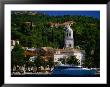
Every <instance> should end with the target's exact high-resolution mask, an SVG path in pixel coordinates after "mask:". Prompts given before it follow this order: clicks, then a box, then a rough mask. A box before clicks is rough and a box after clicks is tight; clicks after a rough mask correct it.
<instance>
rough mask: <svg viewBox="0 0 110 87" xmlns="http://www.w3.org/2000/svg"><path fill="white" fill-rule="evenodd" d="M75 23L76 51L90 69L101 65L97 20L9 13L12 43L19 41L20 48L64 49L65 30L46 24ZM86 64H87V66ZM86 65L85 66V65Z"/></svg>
mask: <svg viewBox="0 0 110 87" xmlns="http://www.w3.org/2000/svg"><path fill="white" fill-rule="evenodd" d="M66 21H74V22H75V24H73V25H72V26H71V28H72V29H73V33H74V43H75V47H77V46H79V47H80V49H82V50H85V51H86V60H87V61H88V60H89V61H90V63H91V62H92V66H97V67H99V65H100V20H99V19H96V18H93V17H87V16H77V15H76V16H70V15H64V16H48V15H46V14H44V13H40V12H34V13H32V12H15V11H13V12H12V13H11V39H14V40H19V41H20V44H21V45H22V46H23V47H44V46H49V47H53V48H63V46H64V35H65V33H64V28H63V26H62V27H50V25H49V23H50V22H52V23H63V22H66ZM86 63H89V62H86ZM86 63H85V64H86Z"/></svg>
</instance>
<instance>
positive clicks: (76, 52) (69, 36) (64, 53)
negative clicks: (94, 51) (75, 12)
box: [54, 23, 85, 65]
mask: <svg viewBox="0 0 110 87" xmlns="http://www.w3.org/2000/svg"><path fill="white" fill-rule="evenodd" d="M70 26H71V23H70V24H68V23H67V24H66V25H65V28H64V29H65V38H64V41H65V43H64V48H63V49H56V50H55V53H54V62H57V63H61V60H60V59H61V58H64V59H66V58H68V57H70V56H75V57H76V58H77V59H78V60H79V62H80V65H82V64H83V60H84V58H85V51H84V50H80V49H75V47H74V38H73V30H72V28H71V27H70Z"/></svg>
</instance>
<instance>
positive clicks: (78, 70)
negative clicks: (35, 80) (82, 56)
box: [51, 65, 96, 76]
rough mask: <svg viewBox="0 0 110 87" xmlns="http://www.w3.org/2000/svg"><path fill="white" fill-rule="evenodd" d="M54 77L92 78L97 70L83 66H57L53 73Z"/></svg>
mask: <svg viewBox="0 0 110 87" xmlns="http://www.w3.org/2000/svg"><path fill="white" fill-rule="evenodd" d="M51 74H52V75H53V76H55V75H59V76H62V75H63V76H91V75H96V70H95V69H88V68H83V67H81V66H73V65H71V66H70V65H60V66H56V67H55V68H54V69H53V70H52V73H51Z"/></svg>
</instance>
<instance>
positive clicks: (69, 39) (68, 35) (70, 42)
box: [64, 25, 74, 48]
mask: <svg viewBox="0 0 110 87" xmlns="http://www.w3.org/2000/svg"><path fill="white" fill-rule="evenodd" d="M64 47H65V48H68V47H69V48H74V38H73V30H72V29H71V27H70V26H69V25H67V26H66V31H65V46H64Z"/></svg>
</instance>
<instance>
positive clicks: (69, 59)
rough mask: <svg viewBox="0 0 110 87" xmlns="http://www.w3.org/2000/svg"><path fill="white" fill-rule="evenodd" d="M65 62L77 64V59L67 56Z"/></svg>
mask: <svg viewBox="0 0 110 87" xmlns="http://www.w3.org/2000/svg"><path fill="white" fill-rule="evenodd" d="M66 63H67V64H74V65H78V64H79V60H78V59H77V58H76V57H75V56H70V57H69V58H67V60H66Z"/></svg>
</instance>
